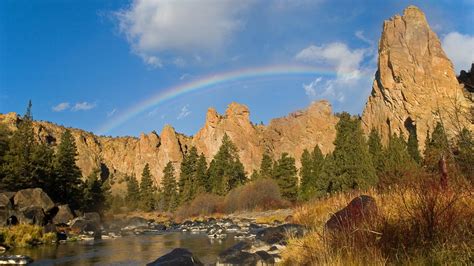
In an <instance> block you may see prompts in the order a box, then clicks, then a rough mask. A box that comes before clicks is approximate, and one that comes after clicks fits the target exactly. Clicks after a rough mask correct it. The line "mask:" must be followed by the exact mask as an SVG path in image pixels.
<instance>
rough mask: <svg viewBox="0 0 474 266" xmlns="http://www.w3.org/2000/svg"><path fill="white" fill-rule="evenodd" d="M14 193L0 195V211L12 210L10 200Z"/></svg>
mask: <svg viewBox="0 0 474 266" xmlns="http://www.w3.org/2000/svg"><path fill="white" fill-rule="evenodd" d="M12 195H15V193H13V192H3V193H0V209H12V208H13V203H12V199H13V196H12Z"/></svg>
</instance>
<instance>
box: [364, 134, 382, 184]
mask: <svg viewBox="0 0 474 266" xmlns="http://www.w3.org/2000/svg"><path fill="white" fill-rule="evenodd" d="M367 144H368V145H369V154H370V158H371V159H372V164H373V165H374V167H375V172H376V174H377V176H378V177H379V178H380V177H381V176H382V173H383V171H384V149H383V146H382V140H381V138H380V135H379V132H378V131H377V130H376V129H372V130H371V131H370V134H369V140H368V141H367Z"/></svg>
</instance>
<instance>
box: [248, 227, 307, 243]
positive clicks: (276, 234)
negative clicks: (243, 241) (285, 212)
mask: <svg viewBox="0 0 474 266" xmlns="http://www.w3.org/2000/svg"><path fill="white" fill-rule="evenodd" d="M306 231H307V230H306V228H305V227H304V226H302V225H299V224H283V225H279V226H277V227H269V228H265V229H263V230H261V231H259V232H258V233H257V236H256V239H257V240H261V241H263V242H265V243H267V244H270V245H273V244H277V243H282V244H284V243H285V241H286V240H287V239H288V236H293V237H302V236H304V234H306Z"/></svg>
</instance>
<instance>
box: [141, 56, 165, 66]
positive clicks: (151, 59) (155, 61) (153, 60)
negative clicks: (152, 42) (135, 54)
mask: <svg viewBox="0 0 474 266" xmlns="http://www.w3.org/2000/svg"><path fill="white" fill-rule="evenodd" d="M139 56H140V58H141V59H142V60H143V63H145V64H147V65H148V66H149V67H151V68H161V67H163V63H162V62H161V59H160V58H158V57H156V56H154V55H147V54H144V53H140V54H139Z"/></svg>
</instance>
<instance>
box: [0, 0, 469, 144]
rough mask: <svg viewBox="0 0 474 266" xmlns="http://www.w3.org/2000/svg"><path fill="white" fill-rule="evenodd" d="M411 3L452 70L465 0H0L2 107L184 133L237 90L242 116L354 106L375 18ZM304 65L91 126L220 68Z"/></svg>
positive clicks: (465, 42)
mask: <svg viewBox="0 0 474 266" xmlns="http://www.w3.org/2000/svg"><path fill="white" fill-rule="evenodd" d="M409 4H415V5H417V6H419V7H420V8H421V9H422V10H423V11H424V12H425V14H426V16H427V18H428V21H429V23H430V25H431V26H432V28H433V29H434V30H435V31H436V33H437V34H438V35H439V37H440V38H441V40H442V42H443V47H444V48H445V51H446V52H447V54H448V56H449V57H450V58H451V59H452V60H453V63H454V65H455V67H456V69H457V70H458V71H459V70H460V69H466V68H468V67H469V65H470V63H471V62H472V61H473V60H474V52H473V51H474V29H473V28H472V27H470V26H471V25H473V22H474V21H473V20H474V19H473V18H474V2H473V1H468V0H465V1H455V2H454V1H447V0H446V1H378V0H374V1H357V3H354V1H329V0H314V1H309V0H301V1H290V0H275V1H256V0H248V1H246V0H244V1H226V0H223V1H217V0H202V1H192V0H182V1H165V0H149V1H145V0H142V1H117V0H113V1H112V0H82V1H79V0H77V1H73V0H63V1H59V0H41V1H40V0H3V1H0V113H7V112H12V111H13V112H18V113H23V112H24V110H25V107H26V104H27V101H28V100H29V99H31V100H32V101H33V114H34V117H35V119H39V120H48V121H52V122H54V123H57V124H62V125H66V126H71V127H78V128H82V129H85V130H88V131H92V132H96V133H101V134H106V135H134V136H137V135H138V134H139V133H140V132H149V131H152V130H156V131H158V132H160V131H161V129H162V127H163V126H164V125H165V124H171V125H173V126H174V127H175V128H176V129H177V131H179V132H183V133H185V134H188V135H192V134H194V133H195V132H197V130H198V129H199V128H200V127H201V126H202V125H203V123H204V121H205V115H206V110H207V108H208V107H210V106H213V107H215V108H216V109H217V110H218V111H219V112H221V113H223V112H224V111H225V108H226V106H227V105H228V104H229V103H230V102H232V101H236V102H239V103H243V104H246V105H248V106H249V108H250V111H251V119H252V121H254V122H256V123H259V122H260V121H263V122H264V123H268V122H269V120H270V119H271V118H275V117H279V116H283V115H286V114H287V113H289V112H292V111H295V110H297V109H301V108H304V107H306V106H307V105H308V104H310V102H311V101H313V100H318V99H328V100H329V101H330V102H331V103H332V105H333V107H334V110H335V111H342V110H346V111H349V112H351V113H361V112H362V109H363V106H364V104H365V100H366V98H367V96H368V94H369V93H370V89H371V83H372V79H373V74H374V72H375V68H376V57H375V56H376V46H377V42H378V39H379V37H380V33H381V27H382V22H383V20H385V19H388V18H389V17H391V16H393V15H395V14H400V13H402V11H403V9H404V8H405V7H406V6H408V5H409ZM272 65H305V66H311V67H315V68H317V69H324V70H326V72H329V73H332V75H322V74H318V73H315V74H314V75H308V74H294V75H285V76H276V75H273V76H268V77H254V78H248V79H242V80H239V81H238V82H228V83H225V82H224V83H222V84H219V86H216V87H208V88H204V89H201V90H197V91H195V92H191V93H187V94H182V95H180V96H178V97H175V98H172V99H170V100H168V101H164V102H160V104H158V105H155V106H152V107H150V108H149V109H147V110H145V111H143V112H142V113H140V114H139V115H137V116H134V117H132V118H131V119H129V120H127V121H126V122H124V123H122V124H120V125H119V126H117V127H114V128H111V129H110V130H108V131H107V132H100V130H99V129H101V128H103V126H104V125H105V124H107V123H109V122H111V121H113V120H114V119H117V118H119V117H120V116H123V115H125V114H126V112H127V110H128V109H129V108H130V107H132V106H136V105H138V104H140V102H143V101H145V100H146V99H148V98H150V97H152V96H153V95H155V94H157V93H160V92H163V91H165V90H167V89H168V88H172V87H175V86H178V85H180V84H183V83H186V82H192V81H195V80H199V79H201V78H204V77H208V76H211V75H216V74H217V75H218V73H222V72H227V71H236V70H239V69H247V68H254V67H264V66H272Z"/></svg>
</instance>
